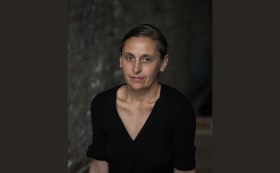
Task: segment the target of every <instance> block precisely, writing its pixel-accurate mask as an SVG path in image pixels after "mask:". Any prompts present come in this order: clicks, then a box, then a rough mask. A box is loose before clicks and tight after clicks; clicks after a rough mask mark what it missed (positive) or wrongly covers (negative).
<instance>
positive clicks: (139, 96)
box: [126, 82, 161, 103]
mask: <svg viewBox="0 0 280 173" xmlns="http://www.w3.org/2000/svg"><path fill="white" fill-rule="evenodd" d="M160 88H161V86H160V84H159V83H158V82H155V83H154V84H153V85H151V87H149V88H146V89H142V90H133V89H132V88H130V87H128V86H126V91H127V92H126V93H127V94H126V100H127V101H131V102H139V103H143V102H148V103H154V102H156V100H157V99H158V98H159V96H160Z"/></svg>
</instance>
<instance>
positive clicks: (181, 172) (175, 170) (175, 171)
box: [174, 168, 196, 173]
mask: <svg viewBox="0 0 280 173" xmlns="http://www.w3.org/2000/svg"><path fill="white" fill-rule="evenodd" d="M174 173H196V171H195V169H192V170H189V171H181V170H178V169H176V168H174Z"/></svg>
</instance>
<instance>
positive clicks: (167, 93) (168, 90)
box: [161, 84, 190, 104]
mask: <svg viewBox="0 0 280 173" xmlns="http://www.w3.org/2000/svg"><path fill="white" fill-rule="evenodd" d="M161 85H162V96H163V98H165V99H166V100H168V101H169V102H171V103H176V104H178V103H182V104H183V103H189V104H190V101H189V99H188V98H187V97H186V96H185V95H184V94H182V93H181V92H180V91H179V90H177V89H176V88H173V87H171V86H169V85H166V84H161Z"/></svg>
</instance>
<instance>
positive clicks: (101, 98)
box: [91, 85, 121, 106]
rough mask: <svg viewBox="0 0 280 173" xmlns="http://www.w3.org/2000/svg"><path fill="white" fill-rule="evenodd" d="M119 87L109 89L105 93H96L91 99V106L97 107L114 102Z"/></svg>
mask: <svg viewBox="0 0 280 173" xmlns="http://www.w3.org/2000/svg"><path fill="white" fill-rule="evenodd" d="M120 86H121V85H118V86H115V87H112V88H110V89H107V90H105V91H102V92H100V93H98V94H97V95H95V96H94V97H93V99H92V101H91V105H96V106H99V105H100V104H102V105H103V104H105V103H108V102H111V101H114V100H115V98H116V93H117V90H118V88H119V87H120Z"/></svg>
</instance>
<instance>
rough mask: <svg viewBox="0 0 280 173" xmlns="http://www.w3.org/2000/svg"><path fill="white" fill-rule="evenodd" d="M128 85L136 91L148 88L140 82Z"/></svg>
mask: <svg viewBox="0 0 280 173" xmlns="http://www.w3.org/2000/svg"><path fill="white" fill-rule="evenodd" d="M128 85H129V86H130V87H131V88H132V89H134V90H141V89H144V88H146V87H147V86H145V85H144V84H143V83H140V82H130V83H128Z"/></svg>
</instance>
